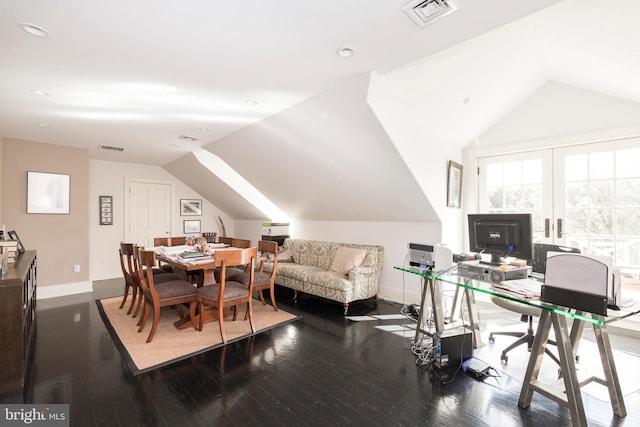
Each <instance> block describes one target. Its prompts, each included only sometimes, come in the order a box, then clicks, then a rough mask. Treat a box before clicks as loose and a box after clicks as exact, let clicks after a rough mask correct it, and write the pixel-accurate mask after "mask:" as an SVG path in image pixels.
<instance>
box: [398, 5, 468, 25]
mask: <svg viewBox="0 0 640 427" xmlns="http://www.w3.org/2000/svg"><path fill="white" fill-rule="evenodd" d="M402 10H404V12H405V13H406V14H407V15H409V17H410V18H411V19H413V21H414V22H415V23H416V24H418V26H419V27H420V28H424V27H426V26H427V25H430V24H433V23H434V22H435V21H437V20H438V19H441V18H444V17H445V16H447V15H449V14H451V13H453V12H455V11H456V10H458V6H456V5H455V3H454V2H453V1H452V0H413V1H412V2H410V3H408V4H406V5H405V6H403V7H402Z"/></svg>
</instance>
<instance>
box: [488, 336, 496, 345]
mask: <svg viewBox="0 0 640 427" xmlns="http://www.w3.org/2000/svg"><path fill="white" fill-rule="evenodd" d="M489 342H490V343H491V344H493V343H494V342H496V338H495V337H494V336H493V334H491V335H489Z"/></svg>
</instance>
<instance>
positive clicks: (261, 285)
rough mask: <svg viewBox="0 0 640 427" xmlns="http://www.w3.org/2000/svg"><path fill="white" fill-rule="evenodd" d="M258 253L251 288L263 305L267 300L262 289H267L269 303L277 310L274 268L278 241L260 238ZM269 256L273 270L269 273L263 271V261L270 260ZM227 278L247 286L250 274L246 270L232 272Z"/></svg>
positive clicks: (276, 260) (276, 259) (276, 263)
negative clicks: (258, 262)
mask: <svg viewBox="0 0 640 427" xmlns="http://www.w3.org/2000/svg"><path fill="white" fill-rule="evenodd" d="M258 253H259V254H260V266H259V267H258V269H257V270H256V272H255V275H254V279H253V290H254V291H257V292H258V295H259V296H260V301H262V304H263V305H266V304H267V302H266V301H265V299H264V295H263V294H262V291H263V290H267V289H268V290H269V294H270V296H271V305H272V306H273V309H274V310H275V311H278V306H277V305H276V298H275V283H276V270H277V268H278V243H276V242H270V241H267V240H260V241H258ZM269 255H271V256H269ZM271 258H273V271H272V272H271V273H265V271H264V263H265V261H270V260H271ZM229 280H233V281H235V282H240V283H242V284H243V285H245V286H248V285H249V281H250V274H249V272H246V271H245V272H244V273H240V274H234V275H233V276H231V277H229Z"/></svg>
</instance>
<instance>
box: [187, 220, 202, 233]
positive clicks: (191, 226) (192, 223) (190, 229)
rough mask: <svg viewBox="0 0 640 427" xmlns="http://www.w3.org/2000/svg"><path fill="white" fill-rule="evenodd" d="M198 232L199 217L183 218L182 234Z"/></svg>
mask: <svg viewBox="0 0 640 427" xmlns="http://www.w3.org/2000/svg"><path fill="white" fill-rule="evenodd" d="M191 233H200V220H199V219H185V220H184V234H191Z"/></svg>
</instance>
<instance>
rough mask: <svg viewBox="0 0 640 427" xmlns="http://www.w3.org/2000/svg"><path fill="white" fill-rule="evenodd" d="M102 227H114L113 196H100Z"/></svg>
mask: <svg viewBox="0 0 640 427" xmlns="http://www.w3.org/2000/svg"><path fill="white" fill-rule="evenodd" d="M98 203H99V206H100V225H113V196H98Z"/></svg>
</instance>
